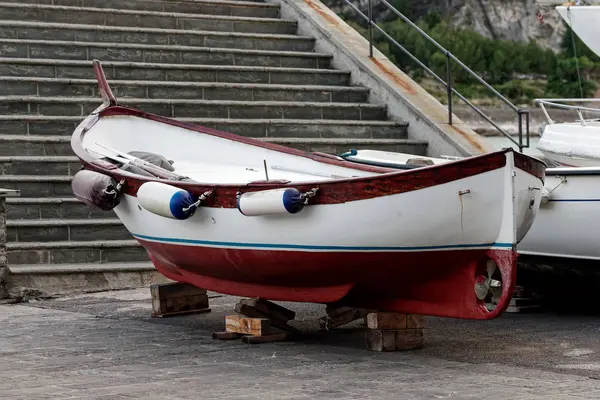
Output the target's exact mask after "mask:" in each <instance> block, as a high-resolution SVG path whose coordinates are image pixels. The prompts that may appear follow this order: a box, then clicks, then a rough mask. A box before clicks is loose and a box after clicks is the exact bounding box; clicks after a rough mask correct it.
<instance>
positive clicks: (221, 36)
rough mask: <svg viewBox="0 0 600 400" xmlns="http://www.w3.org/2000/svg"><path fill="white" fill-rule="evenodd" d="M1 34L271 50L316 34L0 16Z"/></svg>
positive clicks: (292, 47) (297, 45)
mask: <svg viewBox="0 0 600 400" xmlns="http://www.w3.org/2000/svg"><path fill="white" fill-rule="evenodd" d="M0 37H2V38H5V39H21V40H27V39H29V40H36V39H37V40H46V39H48V38H52V39H53V40H62V41H71V42H72V41H80V42H81V41H82V42H111V43H130V44H135V43H137V44H156V45H176V46H200V47H225V48H235V49H253V50H269V51H313V50H314V46H315V40H314V38H310V37H306V36H296V35H281V34H264V33H232V32H218V31H198V30H189V29H188V30H182V29H158V28H136V27H127V26H98V25H84V24H67V23H48V22H32V21H7V20H0Z"/></svg>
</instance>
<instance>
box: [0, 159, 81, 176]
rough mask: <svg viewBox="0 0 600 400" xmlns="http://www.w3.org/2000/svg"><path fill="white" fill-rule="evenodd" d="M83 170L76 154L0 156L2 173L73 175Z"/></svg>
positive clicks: (0, 173) (0, 170)
mask: <svg viewBox="0 0 600 400" xmlns="http://www.w3.org/2000/svg"><path fill="white" fill-rule="evenodd" d="M79 170H81V163H80V162H79V159H78V158H77V157H75V156H33V157H27V156H0V176H2V175H46V174H47V175H66V176H73V175H75V174H76V173H77V171H79Z"/></svg>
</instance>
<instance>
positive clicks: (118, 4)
mask: <svg viewBox="0 0 600 400" xmlns="http://www.w3.org/2000/svg"><path fill="white" fill-rule="evenodd" d="M3 2H4V3H28V4H47V5H57V6H71V7H94V8H116V9H121V10H124V9H126V10H140V11H164V12H177V13H189V14H207V15H231V16H234V17H255V18H279V15H280V14H279V7H248V6H243V5H239V6H237V5H226V4H225V5H219V4H203V3H197V2H192V1H189V2H186V1H147V0H127V1H123V0H3Z"/></svg>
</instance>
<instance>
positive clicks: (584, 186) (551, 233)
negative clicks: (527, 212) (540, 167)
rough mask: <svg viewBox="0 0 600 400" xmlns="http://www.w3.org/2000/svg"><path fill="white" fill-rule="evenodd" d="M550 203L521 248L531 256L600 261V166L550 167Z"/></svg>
mask: <svg viewBox="0 0 600 400" xmlns="http://www.w3.org/2000/svg"><path fill="white" fill-rule="evenodd" d="M545 188H546V190H547V191H549V192H551V194H550V196H549V200H548V202H546V203H544V204H542V205H541V206H540V210H539V211H538V215H537V217H536V219H535V221H534V223H533V225H532V226H531V229H530V230H529V232H528V233H527V235H526V236H525V238H524V239H523V241H522V242H521V243H519V246H518V250H519V252H520V253H522V254H526V255H530V256H544V257H559V258H572V259H587V260H600V246H599V242H598V238H600V167H595V168H556V169H555V168H549V169H548V170H547V177H546V185H545Z"/></svg>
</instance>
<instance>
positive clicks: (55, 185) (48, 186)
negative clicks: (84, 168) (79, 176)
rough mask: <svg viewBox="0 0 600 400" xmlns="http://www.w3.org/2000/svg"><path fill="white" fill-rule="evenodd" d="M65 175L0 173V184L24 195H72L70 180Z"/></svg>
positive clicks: (69, 177) (70, 178)
mask: <svg viewBox="0 0 600 400" xmlns="http://www.w3.org/2000/svg"><path fill="white" fill-rule="evenodd" d="M72 179H73V177H71V176H65V175H0V185H2V187H3V188H6V189H18V190H19V191H20V192H21V196H24V197H69V196H73V190H72V189H71V180H72Z"/></svg>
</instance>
